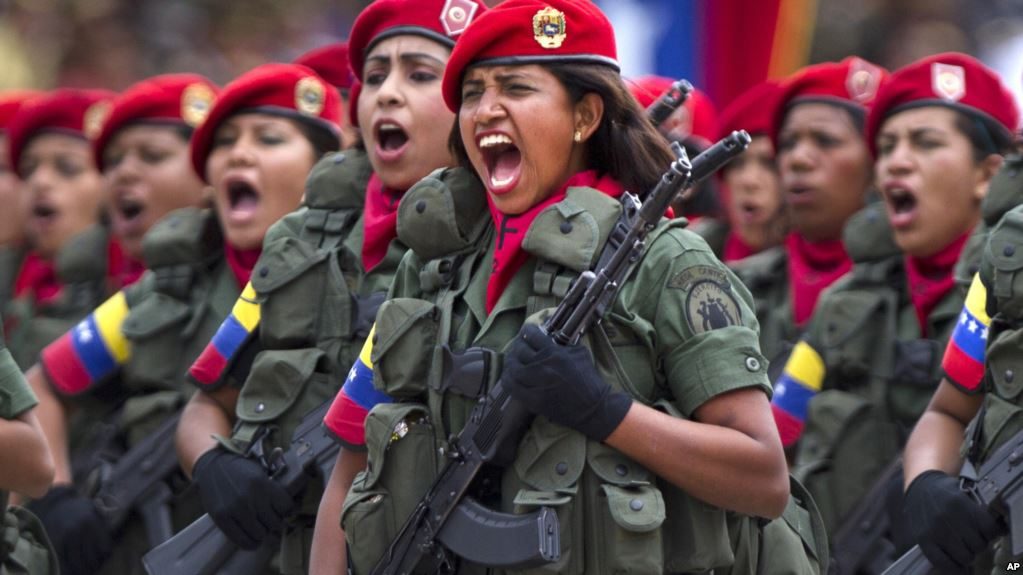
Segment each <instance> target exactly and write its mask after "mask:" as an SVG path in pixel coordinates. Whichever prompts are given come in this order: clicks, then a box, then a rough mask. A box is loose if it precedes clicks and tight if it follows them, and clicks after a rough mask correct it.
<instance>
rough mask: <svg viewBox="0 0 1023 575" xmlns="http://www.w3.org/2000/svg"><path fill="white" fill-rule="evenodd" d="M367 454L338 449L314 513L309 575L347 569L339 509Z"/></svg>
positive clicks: (338, 573)
mask: <svg viewBox="0 0 1023 575" xmlns="http://www.w3.org/2000/svg"><path fill="white" fill-rule="evenodd" d="M366 457H367V456H366V452H364V451H350V450H347V449H345V448H344V447H342V448H341V451H339V452H338V454H337V463H335V464H334V471H333V472H332V473H331V474H330V480H329V481H328V482H327V487H326V489H324V491H323V499H320V509H319V511H318V512H317V513H316V531H315V533H314V534H313V549H312V555H311V556H310V558H309V573H310V575H344V574H345V573H347V569H348V556H347V549H346V548H345V532H344V530H342V529H341V507H342V506H343V505H344V502H345V497H347V496H348V490H349V489H350V488H351V487H352V482H353V481H354V480H355V475H356V474H357V473H358V472H360V471H362V470H363V469H365V468H366Z"/></svg>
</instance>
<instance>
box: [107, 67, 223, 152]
mask: <svg viewBox="0 0 1023 575" xmlns="http://www.w3.org/2000/svg"><path fill="white" fill-rule="evenodd" d="M218 91H219V88H218V87H217V86H216V84H214V83H213V82H210V81H209V80H208V79H206V78H205V77H203V76H200V75H198V74H165V75H161V76H154V77H152V78H148V79H146V80H143V81H141V82H138V83H137V84H134V85H132V86H130V87H128V89H126V90H125V91H124V92H121V94H120V95H118V96H117V97H116V98H114V100H113V102H111V104H110V112H109V113H108V114H107V117H106V119H105V120H104V121H103V124H102V126H101V128H100V130H99V133H98V134H97V135H96V137H95V138H93V140H92V154H93V159H94V160H95V162H96V167H97V169H99V170H100V171H103V168H104V165H103V151H104V150H105V149H106V147H107V144H109V143H110V140H111V139H112V138H113V137H114V134H116V133H117V131H118V130H120V129H121V128H124V127H125V126H129V125H132V124H141V123H149V124H164V125H170V126H189V127H192V128H195V127H196V126H198V125H199V124H201V123H202V121H203V120H205V119H206V115H207V114H209V113H210V109H211V108H212V107H213V100H214V98H216V95H217V92H218Z"/></svg>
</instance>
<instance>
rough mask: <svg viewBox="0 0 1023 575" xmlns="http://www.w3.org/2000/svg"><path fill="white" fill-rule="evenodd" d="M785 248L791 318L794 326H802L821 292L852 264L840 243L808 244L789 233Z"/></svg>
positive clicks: (804, 239)
mask: <svg viewBox="0 0 1023 575" xmlns="http://www.w3.org/2000/svg"><path fill="white" fill-rule="evenodd" d="M785 247H786V248H787V249H788V252H789V284H790V285H791V286H792V287H791V294H792V317H793V319H794V320H795V322H796V325H797V326H802V325H803V324H805V323H806V321H807V320H809V319H810V316H811V315H813V308H814V307H815V306H816V305H817V298H819V297H820V295H821V292H822V291H824V288H826V287H828V286H829V285H831V284H833V283H835V280H837V279H838V278H840V277H842V276H843V275H845V273H846V272H848V271H849V270H851V269H852V260H850V259H849V256H848V255H846V253H845V246H843V245H842V241H841V240H825V241H823V242H813V243H811V242H810V241H809V240H807V239H806V238H804V237H803V236H801V235H799V234H798V233H791V234H789V236H788V237H787V238H785Z"/></svg>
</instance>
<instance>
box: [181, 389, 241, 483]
mask: <svg viewBox="0 0 1023 575" xmlns="http://www.w3.org/2000/svg"><path fill="white" fill-rule="evenodd" d="M240 393H241V391H240V390H238V389H235V388H233V387H230V386H225V387H222V388H220V389H218V390H216V391H211V392H206V391H199V392H197V393H196V394H195V395H193V396H192V399H190V400H189V401H188V403H187V404H186V405H185V409H184V410H183V411H182V412H181V421H180V422H179V423H178V429H177V435H176V446H177V450H178V461H179V462H180V463H181V468H182V469H183V470H184V471H185V474H186V475H188V477H189V478H191V477H192V468H193V467H195V462H196V461H198V460H199V457H201V456H202V454H204V453H206V452H207V451H209V450H210V449H213V448H214V447H216V446H217V440H215V439H213V435H214V434H216V435H220V436H223V437H227V436H229V435H231V428H232V427H233V426H234V420H235V415H234V414H235V406H236V405H237V404H238V395H239V394H240Z"/></svg>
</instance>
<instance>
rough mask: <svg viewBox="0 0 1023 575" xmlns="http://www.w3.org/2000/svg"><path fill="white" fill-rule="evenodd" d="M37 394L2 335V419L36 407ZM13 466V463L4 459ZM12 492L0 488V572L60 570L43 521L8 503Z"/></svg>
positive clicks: (19, 574)
mask: <svg viewBox="0 0 1023 575" xmlns="http://www.w3.org/2000/svg"><path fill="white" fill-rule="evenodd" d="M36 403H38V402H37V401H36V397H35V395H34V394H33V393H32V390H31V389H29V387H28V385H27V383H26V382H25V378H24V376H22V374H21V369H19V368H18V365H17V364H16V363H14V358H12V357H11V353H10V352H9V351H8V350H7V348H6V347H5V346H4V344H3V338H0V419H6V420H11V419H14V418H16V417H18V416H19V415H21V414H22V413H25V412H26V411H28V410H29V409H32V408H33V407H35V405H36ZM3 464H4V465H10V462H4V463H3ZM7 497H8V493H7V492H5V491H2V490H0V506H2V509H3V525H2V526H0V575H48V574H53V575H56V573H57V572H58V571H59V567H58V564H57V556H56V554H55V553H54V551H53V549H52V547H51V546H50V541H49V539H47V538H46V532H45V530H44V529H43V526H42V524H41V523H40V522H39V520H38V519H36V517H35V516H34V515H32V513H31V512H30V511H28V510H27V509H24V508H22V507H15V506H8V504H7Z"/></svg>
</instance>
